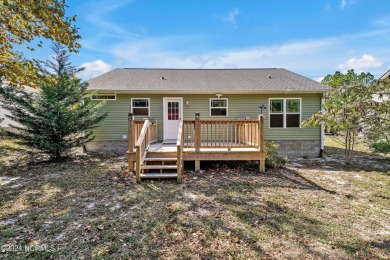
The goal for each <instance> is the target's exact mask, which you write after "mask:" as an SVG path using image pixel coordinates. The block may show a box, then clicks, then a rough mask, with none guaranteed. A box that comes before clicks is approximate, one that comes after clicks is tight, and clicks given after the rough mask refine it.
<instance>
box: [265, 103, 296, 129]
mask: <svg viewBox="0 0 390 260" xmlns="http://www.w3.org/2000/svg"><path fill="white" fill-rule="evenodd" d="M301 103H302V100H301V98H270V99H269V127H270V128H290V127H300V126H301Z"/></svg>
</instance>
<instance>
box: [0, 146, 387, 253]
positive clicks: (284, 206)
mask: <svg viewBox="0 0 390 260" xmlns="http://www.w3.org/2000/svg"><path fill="white" fill-rule="evenodd" d="M0 147H2V148H4V147H6V149H3V150H2V151H1V153H3V154H2V156H1V162H0V163H1V173H0V192H1V194H2V196H1V198H0V232H1V236H0V246H1V245H19V246H24V245H47V246H48V247H49V249H51V250H46V251H45V250H41V251H35V252H24V251H18V252H10V251H7V252H0V256H1V257H4V258H31V257H35V258H55V259H57V258H60V259H68V258H96V259H99V258H104V259H110V258H111V259H117V258H133V259H136V258H163V259H165V258H173V259H174V258H178V259H197V258H199V259H204V258H206V259H210V258H217V259H229V258H230V259H236V258H239V259H258V258H286V257H288V258H303V257H305V258H338V259H340V258H351V259H353V258H386V257H388V255H389V254H390V252H389V248H390V222H389V219H390V210H389V204H390V189H389V184H390V175H389V170H390V161H389V159H388V158H386V157H381V158H379V157H378V158H376V159H375V160H377V161H375V165H377V166H378V165H379V166H380V167H379V166H378V167H376V168H373V167H371V166H370V164H369V163H368V162H367V161H365V159H364V158H366V157H359V159H358V161H357V162H355V163H354V164H353V165H352V166H350V167H349V168H346V167H345V166H344V165H343V164H342V163H341V162H340V161H339V157H338V156H339V153H337V151H338V150H337V148H334V149H336V150H332V149H330V148H328V149H327V150H329V151H331V152H332V154H328V159H314V160H311V159H301V160H295V161H293V163H292V164H290V166H287V167H285V168H282V169H279V170H277V171H276V170H273V171H272V170H268V171H267V172H266V173H263V174H259V173H258V172H257V165H256V164H252V163H230V164H225V163H223V164H222V163H215V164H211V163H210V164H202V167H203V169H204V170H202V171H201V172H199V173H195V172H192V171H191V170H190V169H187V170H186V171H185V173H184V183H183V184H182V185H179V184H177V183H176V182H175V181H166V180H162V181H145V182H143V183H141V184H136V183H135V181H134V177H133V176H130V175H126V174H123V172H122V169H123V167H124V166H125V165H126V160H125V158H124V157H123V156H102V155H74V156H73V157H72V158H71V159H69V160H67V161H64V162H61V163H53V162H42V161H36V162H34V159H31V156H30V155H29V154H28V153H26V152H25V151H23V150H22V151H20V150H15V149H16V148H15V147H14V146H13V144H12V142H9V141H0ZM7 147H8V148H7ZM14 148H15V149H14ZM330 156H332V157H330ZM367 160H368V159H367ZM369 160H371V161H372V160H373V159H371V158H370V159H369Z"/></svg>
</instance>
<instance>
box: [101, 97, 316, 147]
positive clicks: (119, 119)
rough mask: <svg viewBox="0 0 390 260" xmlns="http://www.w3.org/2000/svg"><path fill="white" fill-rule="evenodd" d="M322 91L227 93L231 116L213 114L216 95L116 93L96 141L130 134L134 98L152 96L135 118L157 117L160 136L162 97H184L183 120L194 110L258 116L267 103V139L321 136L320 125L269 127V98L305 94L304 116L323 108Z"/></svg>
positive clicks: (206, 113) (205, 114)
mask: <svg viewBox="0 0 390 260" xmlns="http://www.w3.org/2000/svg"><path fill="white" fill-rule="evenodd" d="M321 95H322V94H288V95H284V94H280V95H276V94H273V95H263V94H254V95H252V94H251V95H246V94H244V95H242V94H240V95H238V94H237V95H234V94H229V95H228V94H226V95H225V94H224V95H223V96H222V98H227V99H228V115H229V116H228V117H226V116H213V117H210V98H215V95H207V94H196V95H195V94H191V95H171V94H167V95H161V94H155V95H139V94H137V95H132V94H117V100H110V101H107V102H106V104H105V105H104V106H103V107H102V109H101V113H103V112H108V116H107V118H106V119H105V120H104V121H103V122H102V123H101V126H100V127H99V128H97V129H95V131H94V132H95V135H96V138H95V141H118V140H122V139H123V135H126V134H127V116H128V113H129V112H130V102H131V101H130V100H131V98H150V116H149V117H145V116H138V117H136V119H142V118H149V119H152V120H157V125H158V138H159V140H162V139H163V98H164V97H182V98H183V107H184V110H183V116H184V120H189V119H191V120H192V119H194V117H195V113H200V117H201V119H211V120H218V119H220V120H224V119H244V118H246V117H250V118H251V119H252V118H257V117H258V115H259V114H260V109H259V108H258V106H259V105H260V104H262V103H264V104H267V109H266V110H264V111H263V113H264V115H265V139H266V140H320V129H319V127H309V128H283V129H278V128H268V109H269V108H268V99H269V98H302V117H301V119H302V120H304V119H306V118H308V117H310V116H311V115H312V114H314V113H316V112H318V111H319V110H320V109H321ZM187 102H188V105H186V103H187Z"/></svg>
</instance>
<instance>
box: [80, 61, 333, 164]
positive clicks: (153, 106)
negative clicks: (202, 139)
mask: <svg viewBox="0 0 390 260" xmlns="http://www.w3.org/2000/svg"><path fill="white" fill-rule="evenodd" d="M88 89H89V90H90V91H91V92H92V93H93V94H92V96H91V98H92V99H94V100H106V101H107V102H106V104H105V105H104V106H103V108H102V109H101V112H102V113H103V112H108V116H107V118H106V119H105V120H104V121H103V122H102V123H101V126H100V127H99V128H97V129H95V131H94V132H95V135H96V138H95V140H94V141H93V142H90V143H88V144H87V149H89V150H95V151H96V150H105V151H109V150H116V151H120V152H124V151H126V150H127V141H126V139H127V133H128V120H127V118H128V113H132V114H134V116H135V118H136V119H144V118H148V119H150V120H155V121H157V125H158V126H157V139H158V141H160V142H162V141H164V140H165V141H166V142H169V141H170V140H172V139H173V140H176V137H177V129H178V121H179V119H183V120H194V117H195V113H200V118H201V119H202V120H205V119H208V120H231V119H241V120H245V119H248V118H255V119H257V118H258V116H259V114H260V108H259V105H260V104H265V105H266V110H264V111H263V113H264V116H265V124H264V126H265V140H266V141H274V142H275V143H277V144H279V153H280V154H281V155H287V156H290V157H292V156H318V155H319V154H320V150H321V149H323V138H322V136H323V135H322V130H321V128H320V127H308V128H302V127H301V122H302V121H303V120H305V119H306V118H309V117H310V116H311V115H313V114H314V113H317V112H318V111H320V110H321V101H322V97H323V93H325V92H327V91H329V90H331V88H330V87H328V86H325V85H323V84H320V83H318V82H316V81H314V80H311V79H309V78H306V77H303V76H301V75H298V74H296V73H293V72H291V71H288V70H286V69H281V68H270V69H127V68H124V69H115V70H112V71H110V72H108V73H105V74H103V75H101V76H99V77H96V78H94V79H92V80H90V81H89V87H88ZM186 135H187V134H186ZM187 137H188V138H191V137H190V134H188V136H186V137H185V138H187Z"/></svg>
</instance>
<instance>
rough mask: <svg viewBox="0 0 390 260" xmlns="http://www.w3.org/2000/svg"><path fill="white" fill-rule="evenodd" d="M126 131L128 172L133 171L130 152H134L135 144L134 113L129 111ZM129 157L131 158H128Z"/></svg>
mask: <svg viewBox="0 0 390 260" xmlns="http://www.w3.org/2000/svg"><path fill="white" fill-rule="evenodd" d="M128 119H129V122H128V133H127V142H128V153H129V154H128V158H129V162H128V164H129V172H132V171H134V160H133V155H130V153H134V146H135V140H134V139H135V133H134V131H135V128H134V115H133V114H132V113H129V115H128ZM130 158H131V159H130Z"/></svg>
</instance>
